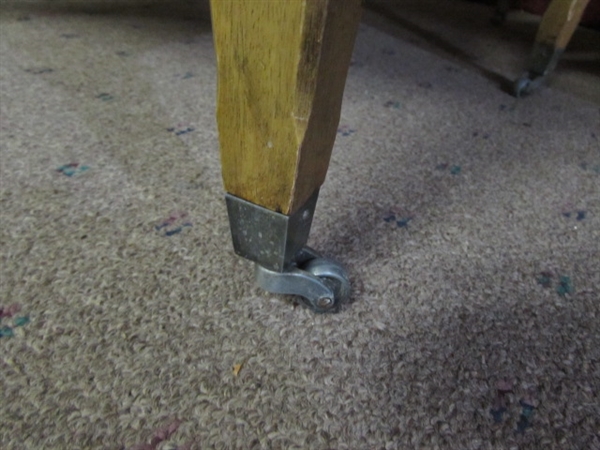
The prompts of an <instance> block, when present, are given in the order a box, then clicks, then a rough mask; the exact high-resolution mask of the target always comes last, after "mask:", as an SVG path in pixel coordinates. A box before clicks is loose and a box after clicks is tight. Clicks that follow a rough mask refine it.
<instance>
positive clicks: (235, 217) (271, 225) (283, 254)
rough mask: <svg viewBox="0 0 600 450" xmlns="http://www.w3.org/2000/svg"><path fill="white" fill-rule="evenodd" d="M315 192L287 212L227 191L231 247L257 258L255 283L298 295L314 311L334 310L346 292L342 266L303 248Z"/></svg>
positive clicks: (252, 259) (345, 295)
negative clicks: (262, 205)
mask: <svg viewBox="0 0 600 450" xmlns="http://www.w3.org/2000/svg"><path fill="white" fill-rule="evenodd" d="M318 194H319V192H318V191H316V192H315V193H314V194H313V196H312V197H311V198H310V199H308V200H307V201H306V203H305V204H304V206H303V207H302V208H300V209H298V210H297V211H296V212H294V213H293V214H292V215H289V216H286V215H284V214H281V213H277V212H274V211H271V210H269V209H266V208H263V207H261V206H258V205H255V204H253V203H250V202H248V201H246V200H243V199H241V198H239V197H236V196H233V195H231V194H227V196H226V202H227V211H228V214H229V224H230V227H231V236H232V239H233V247H234V250H235V252H236V253H237V254H238V255H240V256H242V257H244V258H246V259H249V260H250V261H254V262H255V263H256V272H255V275H256V281H257V284H258V285H259V286H260V287H262V288H263V289H265V290H266V291H269V292H272V293H275V294H291V295H298V296H300V297H302V298H303V299H304V303H305V304H306V305H307V306H308V307H309V308H311V309H312V310H313V311H315V312H318V313H325V312H336V311H337V310H338V309H339V306H340V304H341V303H342V302H343V301H344V300H346V299H347V298H348V296H349V294H350V282H349V281H348V276H347V275H346V271H345V270H344V269H343V267H342V266H341V265H340V264H338V263H337V262H335V261H332V260H329V259H325V258H323V257H322V256H321V255H319V254H318V253H316V252H315V251H314V250H312V249H310V248H308V247H306V241H307V240H308V235H309V233H310V227H311V225H312V219H313V215H314V210H315V207H316V204H317V198H318Z"/></svg>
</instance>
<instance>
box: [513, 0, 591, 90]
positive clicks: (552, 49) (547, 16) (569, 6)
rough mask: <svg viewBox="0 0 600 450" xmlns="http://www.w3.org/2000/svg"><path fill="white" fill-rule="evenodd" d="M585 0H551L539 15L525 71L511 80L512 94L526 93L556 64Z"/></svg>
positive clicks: (535, 86) (587, 0) (586, 0)
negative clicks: (512, 84)
mask: <svg viewBox="0 0 600 450" xmlns="http://www.w3.org/2000/svg"><path fill="white" fill-rule="evenodd" d="M588 3H589V0H553V1H552V2H551V3H550V5H549V6H548V9H547V10H546V12H545V13H544V16H543V17H542V22H541V24H540V27H539V29H538V32H537V35H536V38H535V44H534V46H533V51H532V54H531V57H530V61H529V67H528V71H527V73H525V74H524V75H523V76H522V77H521V78H519V79H518V80H517V82H516V83H515V94H516V95H517V96H521V95H524V94H528V93H530V92H531V91H533V90H535V89H536V88H537V87H539V86H540V85H541V84H542V83H543V82H544V81H545V79H546V78H547V77H548V75H549V74H550V73H552V71H553V70H554V68H555V67H556V64H557V63H558V61H559V59H560V57H561V55H562V53H563V51H564V50H565V48H566V47H567V45H568V43H569V41H570V40H571V37H572V36H573V33H574V32H575V29H576V28H577V26H578V25H579V22H580V21H581V17H582V16H583V12H584V11H585V8H586V6H587V4H588Z"/></svg>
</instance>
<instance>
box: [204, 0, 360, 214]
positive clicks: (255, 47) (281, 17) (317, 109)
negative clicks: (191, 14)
mask: <svg viewBox="0 0 600 450" xmlns="http://www.w3.org/2000/svg"><path fill="white" fill-rule="evenodd" d="M360 3H361V2H360V0H276V1H269V0H254V1H250V0H211V11H212V19H213V33H214V40H215V46H216V51H217V62H218V72H219V75H218V99H217V121H218V125H219V140H220V146H221V162H222V170H223V180H224V183H225V189H226V190H227V192H229V193H230V194H233V195H235V196H238V197H241V198H243V199H245V200H248V201H250V202H252V203H255V204H257V205H260V206H263V207H266V208H268V209H270V210H273V211H278V212H282V213H284V214H292V213H293V212H294V211H296V210H297V209H298V208H299V207H300V206H302V205H303V204H304V202H305V201H306V200H307V199H308V198H309V197H310V196H311V195H312V194H313V193H314V191H315V190H316V189H318V188H319V187H320V186H321V184H322V183H323V181H324V180H325V174H326V172H327V167H328V165H329V159H330V156H331V150H332V148H333V143H334V141H335V136H336V131H337V127H338V123H339V115H340V108H341V102H342V94H343V90H344V84H345V81H346V74H347V71H348V66H349V64H350V57H351V54H352V48H353V46H354V39H355V36H356V31H357V28H358V23H359V19H360V10H361V8H360Z"/></svg>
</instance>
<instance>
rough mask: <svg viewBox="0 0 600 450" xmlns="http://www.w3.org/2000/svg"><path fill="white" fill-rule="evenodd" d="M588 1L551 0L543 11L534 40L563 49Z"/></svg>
mask: <svg viewBox="0 0 600 450" xmlns="http://www.w3.org/2000/svg"><path fill="white" fill-rule="evenodd" d="M588 3H589V0H553V1H552V3H550V5H549V6H548V9H547V10H546V12H545V13H544V16H543V18H542V23H541V24H540V28H539V29H538V33H537V36H536V42H539V43H542V44H547V45H550V46H553V47H554V48H556V49H559V50H564V49H565V47H566V46H567V44H568V43H569V41H570V40H571V36H573V33H574V32H575V29H576V28H577V26H578V25H579V22H580V21H581V17H582V16H583V12H584V11H585V8H586V6H587V4H588Z"/></svg>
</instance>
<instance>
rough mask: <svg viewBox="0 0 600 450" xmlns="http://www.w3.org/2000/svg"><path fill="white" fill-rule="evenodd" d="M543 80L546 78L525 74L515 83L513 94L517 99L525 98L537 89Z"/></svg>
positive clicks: (529, 73)
mask: <svg viewBox="0 0 600 450" xmlns="http://www.w3.org/2000/svg"><path fill="white" fill-rule="evenodd" d="M545 79H546V77H544V76H535V75H532V74H531V72H526V73H524V74H523V75H521V76H520V77H519V78H518V79H517V80H516V81H515V83H514V85H513V94H514V95H515V97H517V98H521V97H525V96H526V95H529V94H531V93H532V92H533V91H535V90H536V89H538V88H539V87H540V86H541V85H542V84H543V83H544V80H545Z"/></svg>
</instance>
